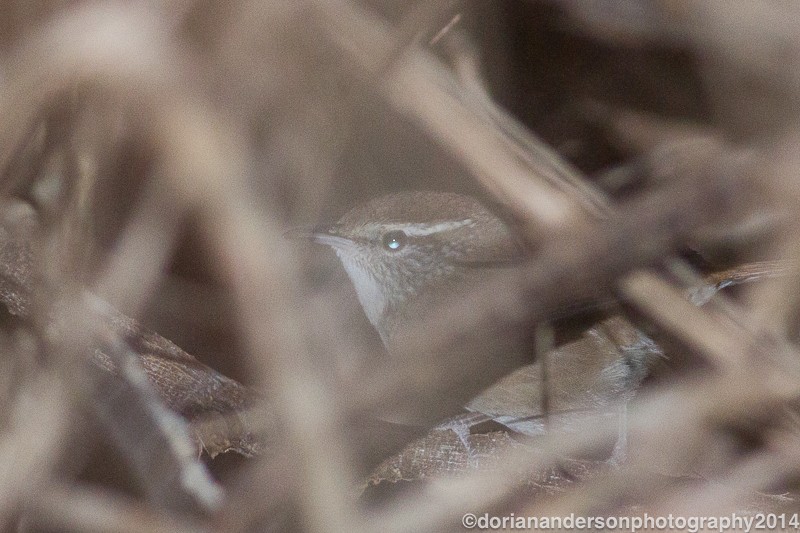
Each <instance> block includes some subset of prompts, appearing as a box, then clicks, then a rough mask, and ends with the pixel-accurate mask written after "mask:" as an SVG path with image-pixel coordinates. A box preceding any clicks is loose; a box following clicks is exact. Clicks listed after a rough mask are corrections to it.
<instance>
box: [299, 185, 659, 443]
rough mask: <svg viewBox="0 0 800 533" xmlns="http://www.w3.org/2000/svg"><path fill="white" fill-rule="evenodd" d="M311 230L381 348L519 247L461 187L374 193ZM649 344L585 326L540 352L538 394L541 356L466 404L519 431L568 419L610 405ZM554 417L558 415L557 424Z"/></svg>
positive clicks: (652, 348)
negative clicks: (346, 280)
mask: <svg viewBox="0 0 800 533" xmlns="http://www.w3.org/2000/svg"><path fill="white" fill-rule="evenodd" d="M311 238H312V239H313V240H314V241H315V242H318V243H321V244H325V245H328V246H330V247H331V248H333V249H334V251H335V252H336V255H337V256H338V257H339V260H340V261H341V263H342V265H343V266H344V268H345V270H346V271H347V274H348V275H349V277H350V280H351V281H352V283H353V285H354V287H355V289H356V293H357V295H358V299H359V301H360V303H361V306H362V307H363V309H364V312H365V314H366V316H367V318H368V319H369V321H370V322H371V323H372V325H373V326H374V327H375V329H376V330H377V331H378V333H379V335H380V337H381V339H382V340H383V342H384V344H385V346H386V348H387V350H388V351H389V353H390V354H392V353H400V352H401V351H402V346H399V345H398V343H399V342H402V339H403V338H407V337H405V336H404V334H407V333H408V331H407V329H408V328H411V327H414V325H418V324H419V320H420V317H425V316H426V314H427V313H430V312H433V311H432V310H438V309H439V307H437V304H438V303H439V302H441V301H443V300H444V299H446V298H448V297H452V296H453V295H456V294H459V293H462V292H466V290H467V289H468V288H469V287H471V286H472V285H473V284H476V283H480V282H481V280H482V279H483V278H484V277H485V276H486V275H487V273H488V272H489V271H491V270H492V269H496V268H509V267H512V268H513V267H514V265H516V264H518V263H520V262H521V261H522V260H523V259H524V258H525V257H526V255H527V252H526V250H525V247H524V246H523V245H522V243H521V241H520V240H519V239H518V238H517V237H516V236H515V235H514V233H513V232H512V231H511V229H510V228H509V227H508V225H507V224H505V223H504V222H503V220H501V219H500V218H499V217H497V216H496V215H494V214H493V213H492V212H490V211H489V210H488V209H486V208H485V207H484V206H483V205H482V204H481V203H479V202H478V201H477V200H475V199H473V198H470V197H468V196H463V195H460V194H455V193H444V192H402V193H396V194H390V195H387V196H382V197H379V198H377V199H374V200H372V201H370V202H367V203H366V204H364V205H362V206H360V207H356V208H354V209H352V210H351V211H349V212H348V213H347V214H345V215H344V216H343V217H342V218H341V219H340V220H339V221H338V222H337V223H335V224H333V225H330V226H327V227H324V228H319V229H317V230H315V231H314V232H313V233H312V235H311ZM660 355H661V352H660V350H659V349H658V347H657V346H656V345H655V344H654V343H653V342H652V341H650V340H649V339H647V337H645V336H644V335H643V334H641V333H639V332H638V331H637V330H635V328H633V327H632V326H630V325H629V324H627V322H625V321H624V320H623V319H613V320H611V321H608V322H606V323H604V324H601V325H599V326H597V327H595V328H593V329H591V330H589V331H588V332H587V333H586V334H585V335H584V336H583V337H582V338H580V339H579V340H577V341H575V342H574V343H571V344H568V345H566V346H564V347H561V348H559V349H557V350H554V351H553V352H552V353H551V354H550V357H549V367H548V370H549V371H548V380H547V381H548V389H547V390H548V401H547V402H544V401H543V393H542V391H543V388H542V385H543V381H542V379H543V378H542V365H541V363H534V364H530V365H528V366H525V367H523V368H521V369H519V370H517V371H516V372H514V373H512V374H511V375H509V376H508V377H506V378H505V379H503V380H501V381H500V382H499V383H497V384H496V385H495V386H493V387H491V388H489V389H488V390H486V391H485V392H484V393H483V394H481V395H479V396H478V397H477V398H475V399H474V400H472V402H470V403H469V404H468V405H467V409H468V410H470V411H472V412H473V413H478V414H479V415H481V416H477V417H472V418H471V423H475V422H480V421H483V420H486V419H487V418H491V419H493V420H495V421H497V422H499V423H502V424H504V425H505V426H507V427H509V428H511V429H513V430H515V431H518V432H521V433H525V434H538V433H541V432H542V431H543V430H544V428H545V417H544V403H547V404H548V405H549V409H550V410H551V415H552V418H551V419H550V423H558V425H566V426H570V425H572V421H578V420H581V419H583V418H584V417H585V416H586V413H591V412H596V411H598V410H602V411H603V412H612V413H616V412H618V409H616V407H617V406H619V405H620V404H621V402H624V401H625V400H628V399H629V398H630V397H631V396H632V394H633V391H635V389H636V387H637V386H638V385H639V383H640V382H641V380H642V379H643V378H644V377H645V375H646V374H647V367H648V365H649V363H650V361H651V360H652V359H653V358H656V357H660ZM562 423H563V424H562Z"/></svg>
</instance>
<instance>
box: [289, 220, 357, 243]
mask: <svg viewBox="0 0 800 533" xmlns="http://www.w3.org/2000/svg"><path fill="white" fill-rule="evenodd" d="M283 237H284V238H286V239H292V240H302V241H312V242H316V243H318V244H325V245H327V246H330V247H331V248H347V247H348V246H351V245H352V244H353V241H352V240H350V239H348V238H347V237H343V236H342V235H340V234H339V232H338V227H337V226H335V225H334V226H316V227H313V228H311V227H300V228H294V229H290V230H289V231H287V232H286V233H284V234H283Z"/></svg>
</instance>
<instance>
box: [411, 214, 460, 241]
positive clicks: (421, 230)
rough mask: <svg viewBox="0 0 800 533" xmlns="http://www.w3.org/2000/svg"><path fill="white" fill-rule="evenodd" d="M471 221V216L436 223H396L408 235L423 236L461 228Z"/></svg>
mask: <svg viewBox="0 0 800 533" xmlns="http://www.w3.org/2000/svg"><path fill="white" fill-rule="evenodd" d="M472 223H473V221H472V219H471V218H465V219H464V220H451V221H448V222H439V223H438V224H398V225H397V229H399V230H403V232H405V234H406V235H408V236H409V237H424V236H425V235H433V234H434V233H441V232H443V231H452V230H454V229H458V228H463V227H464V226H469V225H471V224H472Z"/></svg>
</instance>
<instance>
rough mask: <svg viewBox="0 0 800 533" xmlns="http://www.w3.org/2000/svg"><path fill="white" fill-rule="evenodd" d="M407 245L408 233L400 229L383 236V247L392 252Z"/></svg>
mask: <svg viewBox="0 0 800 533" xmlns="http://www.w3.org/2000/svg"><path fill="white" fill-rule="evenodd" d="M405 245H406V234H405V233H403V232H402V231H400V230H395V231H390V232H388V233H386V234H385V235H384V236H383V247H384V248H386V249H387V250H389V251H390V252H396V251H398V250H401V249H402V248H403V246H405Z"/></svg>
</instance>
